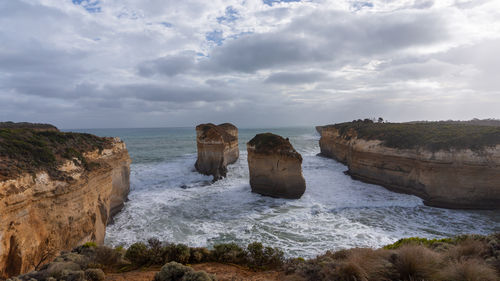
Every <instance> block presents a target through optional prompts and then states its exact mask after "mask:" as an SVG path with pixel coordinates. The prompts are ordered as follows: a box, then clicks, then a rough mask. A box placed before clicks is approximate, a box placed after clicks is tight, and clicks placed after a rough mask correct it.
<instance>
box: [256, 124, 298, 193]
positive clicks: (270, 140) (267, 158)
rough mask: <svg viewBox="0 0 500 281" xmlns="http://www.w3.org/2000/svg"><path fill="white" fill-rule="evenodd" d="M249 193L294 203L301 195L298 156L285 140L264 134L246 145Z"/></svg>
mask: <svg viewBox="0 0 500 281" xmlns="http://www.w3.org/2000/svg"><path fill="white" fill-rule="evenodd" d="M247 151H248V168H249V171H250V186H251V187H252V192H256V193H259V194H262V195H266V196H272V197H279V198H287V199H297V198H300V197H301V196H302V194H304V192H305V190H306V182H305V180H304V177H303V176H302V156H301V155H300V154H299V153H298V152H297V151H295V149H294V148H293V146H292V145H291V144H290V141H289V140H288V139H284V138H282V137H281V136H278V135H275V134H271V133H264V134H258V135H256V136H255V137H254V138H253V139H252V140H250V141H249V142H248V143H247Z"/></svg>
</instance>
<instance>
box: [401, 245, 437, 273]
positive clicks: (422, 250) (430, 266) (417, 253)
mask: <svg viewBox="0 0 500 281" xmlns="http://www.w3.org/2000/svg"><path fill="white" fill-rule="evenodd" d="M393 260H394V265H395V268H396V270H397V272H398V274H399V277H400V278H401V279H402V280H427V279H430V276H432V274H433V273H434V272H436V271H437V270H438V269H439V268H440V265H441V263H442V257H441V255H440V254H439V253H436V252H434V251H432V250H431V249H429V248H426V247H422V246H416V245H405V246H402V247H400V248H399V249H398V251H397V253H396V255H395V256H393Z"/></svg>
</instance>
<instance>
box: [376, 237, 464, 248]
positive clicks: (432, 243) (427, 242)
mask: <svg viewBox="0 0 500 281" xmlns="http://www.w3.org/2000/svg"><path fill="white" fill-rule="evenodd" d="M457 240H458V239H457V238H442V239H427V238H420V237H410V238H403V239H399V240H398V241H396V242H394V243H393V244H389V245H386V246H384V249H387V250H392V249H398V248H400V247H401V246H404V245H423V246H426V247H431V248H436V247H438V246H440V245H442V244H443V243H447V244H456V243H457Z"/></svg>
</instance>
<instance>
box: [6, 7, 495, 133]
mask: <svg viewBox="0 0 500 281" xmlns="http://www.w3.org/2000/svg"><path fill="white" fill-rule="evenodd" d="M379 116H382V117H384V118H385V119H387V120H390V121H409V120H423V119H425V120H444V119H471V118H474V117H477V118H500V1H498V0H490V1H489V0H471V1H467V0H443V1H429V0H400V1H395V0H374V1H368V0H366V1H358V0H335V1H333V0H331V1H326V0H302V1H300V0H287V1H279V0H210V1H207V0H181V1H179V0H2V1H0V120H3V121H6V120H12V121H33V122H48V123H53V124H55V125H57V126H59V127H61V128H98V127H166V126H193V125H195V124H197V123H201V122H216V123H218V122H226V121H228V122H233V123H235V124H236V125H238V126H242V127H274V126H294V125H321V124H327V123H333V122H340V121H349V120H352V119H358V118H365V117H379Z"/></svg>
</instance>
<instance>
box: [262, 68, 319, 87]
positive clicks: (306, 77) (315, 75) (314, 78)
mask: <svg viewBox="0 0 500 281" xmlns="http://www.w3.org/2000/svg"><path fill="white" fill-rule="evenodd" d="M326 77H327V75H326V74H325V73H323V72H319V71H309V72H276V73H273V74H271V75H269V77H267V78H266V80H265V81H264V82H265V83H272V84H284V85H295V84H309V83H314V82H318V81H321V80H324V79H325V78H326Z"/></svg>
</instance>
